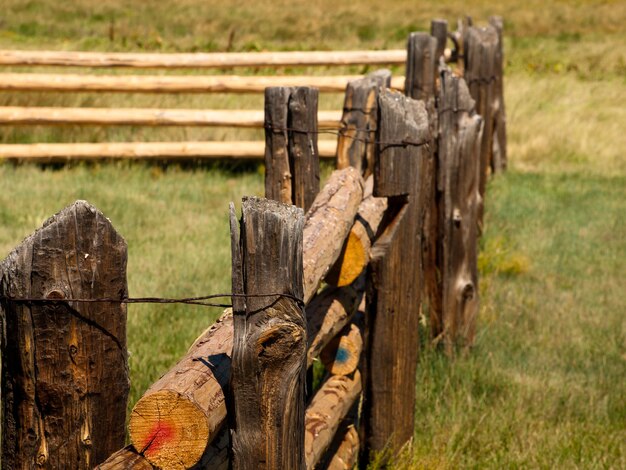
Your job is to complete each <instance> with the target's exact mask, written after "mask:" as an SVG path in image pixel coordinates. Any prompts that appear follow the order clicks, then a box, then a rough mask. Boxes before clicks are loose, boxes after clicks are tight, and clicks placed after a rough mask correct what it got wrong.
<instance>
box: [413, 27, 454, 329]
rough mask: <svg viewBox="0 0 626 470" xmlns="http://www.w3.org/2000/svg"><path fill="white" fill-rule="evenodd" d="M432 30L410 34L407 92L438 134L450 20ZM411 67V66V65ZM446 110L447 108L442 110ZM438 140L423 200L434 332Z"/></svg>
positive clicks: (438, 292) (438, 289)
mask: <svg viewBox="0 0 626 470" xmlns="http://www.w3.org/2000/svg"><path fill="white" fill-rule="evenodd" d="M431 31H433V32H434V33H435V34H436V35H437V36H434V35H433V36H429V35H428V34H426V33H412V34H411V35H410V37H409V47H408V59H407V61H408V62H407V64H408V66H407V70H410V73H409V72H407V81H406V84H405V86H406V91H405V93H406V95H407V96H409V97H411V98H413V99H419V100H422V101H424V104H425V105H426V110H427V112H428V121H429V126H430V133H431V135H433V136H436V135H437V121H438V119H439V114H440V113H441V112H442V111H441V106H439V109H438V108H437V106H436V105H437V103H436V96H437V78H438V66H439V63H440V61H443V60H444V58H443V57H442V54H443V49H444V48H445V41H446V40H447V23H446V22H445V21H443V20H439V21H433V22H432V23H431ZM408 67H410V68H408ZM443 112H446V111H443ZM437 155H438V151H437V140H436V138H434V139H433V145H430V146H429V152H428V154H427V159H426V162H425V165H426V168H425V175H426V177H425V180H424V183H425V184H424V187H423V188H422V193H423V195H424V198H425V202H424V204H425V205H424V210H425V212H424V223H423V225H422V233H421V236H422V252H421V257H422V266H423V271H424V273H423V274H424V299H423V300H424V304H427V305H428V314H429V318H430V322H431V330H432V334H433V335H434V336H436V335H437V334H438V333H439V332H440V326H439V325H441V317H442V313H441V309H442V306H441V303H442V302H441V298H442V295H443V294H442V284H441V276H440V264H441V263H440V258H441V253H440V251H441V248H440V240H441V235H440V234H441V230H442V229H441V220H440V218H441V215H440V213H439V205H440V201H441V198H442V191H443V177H442V175H441V171H440V168H441V163H440V162H439V160H438V157H437Z"/></svg>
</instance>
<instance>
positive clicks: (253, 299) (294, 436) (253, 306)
mask: <svg viewBox="0 0 626 470" xmlns="http://www.w3.org/2000/svg"><path fill="white" fill-rule="evenodd" d="M242 212H243V215H242V219H241V235H240V234H239V230H238V227H237V221H236V219H235V215H234V206H231V241H232V251H233V294H236V295H246V296H247V297H238V296H236V295H235V296H233V314H234V339H233V356H232V368H231V380H230V384H231V386H230V393H231V397H232V400H231V406H232V413H230V419H231V439H232V440H231V442H232V455H233V462H232V464H233V468H234V469H250V470H253V469H258V468H266V469H286V468H289V469H296V470H297V469H304V468H305V463H304V410H305V402H304V397H305V372H306V350H307V339H306V325H305V319H304V311H303V306H302V304H301V303H300V301H299V300H297V299H302V298H303V295H304V292H303V284H302V230H303V226H304V214H303V212H302V210H301V209H298V208H296V207H293V206H287V205H284V204H281V203H278V202H276V201H270V200H267V199H258V198H244V200H243V207H242ZM267 294H278V295H270V296H267ZM282 294H285V295H286V296H282Z"/></svg>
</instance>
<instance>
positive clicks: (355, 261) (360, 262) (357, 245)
mask: <svg viewBox="0 0 626 470" xmlns="http://www.w3.org/2000/svg"><path fill="white" fill-rule="evenodd" d="M366 236H367V234H366ZM369 248H370V241H369V238H368V239H363V238H362V237H360V236H359V234H357V233H355V231H352V232H350V235H349V236H348V239H347V240H346V244H345V245H344V248H343V251H342V252H341V255H340V256H339V259H338V261H337V263H336V264H335V265H334V266H333V269H332V270H331V271H330V272H329V273H328V275H327V276H326V282H328V283H329V284H330V285H333V286H336V287H343V286H348V285H350V284H352V283H353V282H354V281H355V280H356V278H357V277H359V275H360V274H361V273H362V272H363V270H364V269H365V266H367V263H369V252H368V250H369Z"/></svg>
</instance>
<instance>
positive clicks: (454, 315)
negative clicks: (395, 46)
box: [439, 69, 482, 353]
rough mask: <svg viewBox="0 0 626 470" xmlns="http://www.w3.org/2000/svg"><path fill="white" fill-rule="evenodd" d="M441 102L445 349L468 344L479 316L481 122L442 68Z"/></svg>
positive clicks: (464, 91)
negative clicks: (447, 110) (478, 259)
mask: <svg viewBox="0 0 626 470" xmlns="http://www.w3.org/2000/svg"><path fill="white" fill-rule="evenodd" d="M442 77H443V80H444V86H443V87H442V89H441V91H440V96H439V100H440V102H441V106H442V107H444V108H450V109H452V108H454V109H455V110H456V111H452V110H451V111H450V112H448V113H445V114H443V115H442V119H441V122H440V126H441V132H440V137H439V139H440V154H441V157H442V161H443V164H444V167H443V172H444V177H445V178H444V182H445V185H444V200H443V216H444V218H443V229H444V230H443V243H442V245H443V250H442V251H443V263H442V279H443V333H444V344H445V348H446V351H447V352H448V353H452V352H453V350H454V347H455V346H470V345H471V344H472V342H473V339H474V330H475V324H476V317H477V315H478V268H477V250H478V240H477V237H478V233H477V230H478V229H477V227H478V224H477V218H478V206H479V200H480V195H479V192H478V191H479V190H478V182H479V171H480V142H481V125H482V120H481V118H480V116H478V115H477V114H476V111H475V103H474V100H473V99H472V98H471V96H470V94H469V91H468V88H467V85H466V84H465V81H464V80H463V79H459V78H458V77H455V76H454V75H452V73H451V72H450V71H449V70H447V69H446V70H443V73H442Z"/></svg>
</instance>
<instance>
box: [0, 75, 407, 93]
mask: <svg viewBox="0 0 626 470" xmlns="http://www.w3.org/2000/svg"><path fill="white" fill-rule="evenodd" d="M359 78H361V76H360V75H346V76H341V75H339V76H329V77H322V76H317V75H314V76H301V75H272V76H258V75H252V76H240V75H199V76H198V75H183V76H176V75H166V76H158V75H157V76H154V75H75V74H65V73H64V74H56V75H52V74H44V73H0V90H1V91H12V92H18V91H44V92H50V91H54V92H102V91H105V92H109V93H264V92H265V89H266V88H268V87H278V86H281V87H297V86H314V87H316V88H318V89H319V90H320V92H335V93H343V92H344V91H345V89H346V86H347V85H348V83H349V82H350V81H353V80H357V79H359ZM390 86H391V88H393V89H395V90H403V89H404V77H402V76H399V77H393V78H392V79H391V85H390Z"/></svg>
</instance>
